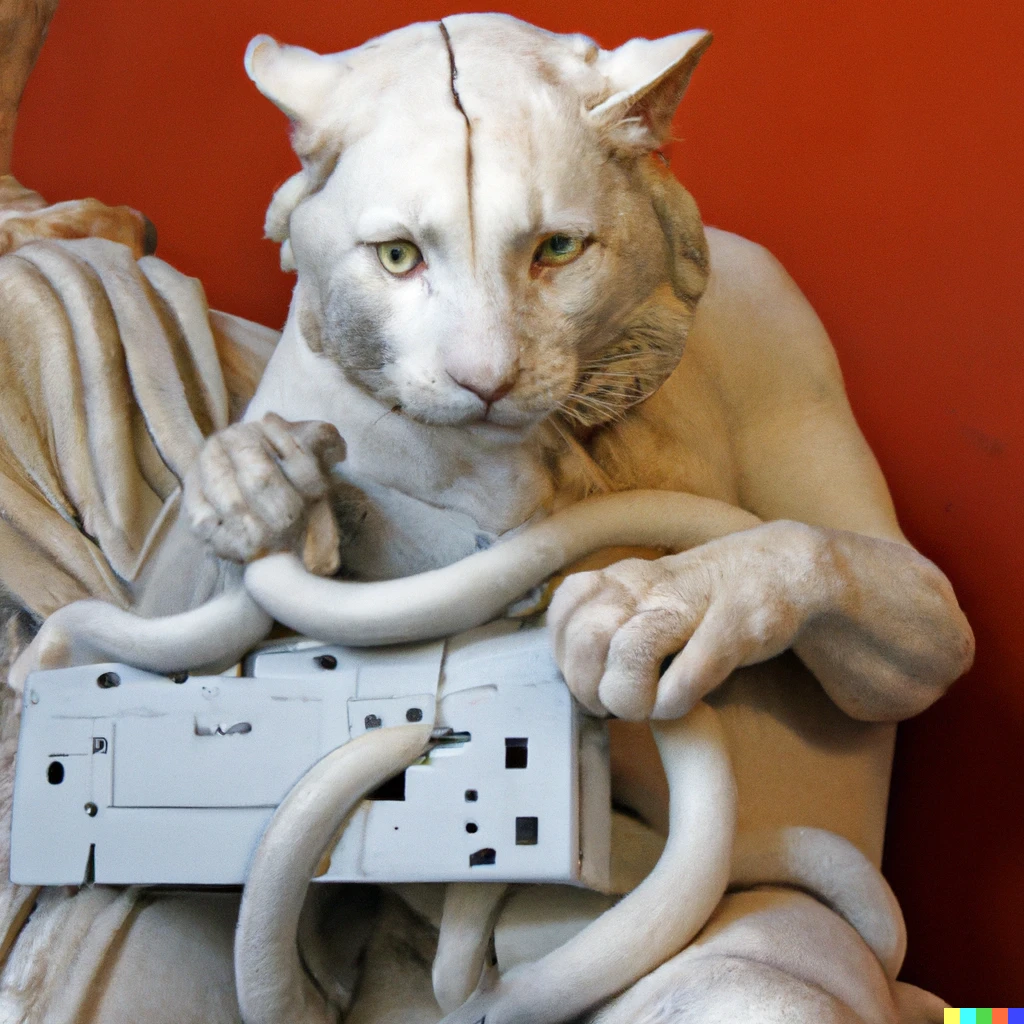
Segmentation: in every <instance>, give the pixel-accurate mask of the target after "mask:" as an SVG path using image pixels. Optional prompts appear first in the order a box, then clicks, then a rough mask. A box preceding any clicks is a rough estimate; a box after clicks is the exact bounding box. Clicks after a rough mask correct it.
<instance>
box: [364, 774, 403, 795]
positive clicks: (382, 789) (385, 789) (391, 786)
mask: <svg viewBox="0 0 1024 1024" xmlns="http://www.w3.org/2000/svg"><path fill="white" fill-rule="evenodd" d="M366 799H367V800H404V799H405V772H401V773H400V774H398V775H394V776H392V777H391V778H390V779H388V781H387V782H382V783H381V784H380V785H379V786H378V787H377V788H376V789H375V790H374V791H373V792H372V793H367V794H366Z"/></svg>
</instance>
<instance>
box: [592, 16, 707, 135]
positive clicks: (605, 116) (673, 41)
mask: <svg viewBox="0 0 1024 1024" xmlns="http://www.w3.org/2000/svg"><path fill="white" fill-rule="evenodd" d="M711 39H712V36H711V33H710V32H708V31H707V30H705V29H702V28H695V29H691V30H690V31H689V32H680V33H678V34H677V35H674V36H665V38H664V39H631V40H630V41H629V42H628V43H624V44H623V45H622V46H620V47H619V48H618V49H617V50H609V51H602V53H601V55H600V56H599V57H598V59H597V68H598V70H599V71H600V72H601V73H602V74H603V75H604V76H605V79H606V80H607V82H608V85H609V87H610V88H611V95H610V96H609V97H608V99H606V100H604V101H603V102H602V103H599V104H598V105H597V106H596V107H594V108H592V109H591V111H590V116H591V118H593V120H594V121H595V122H596V123H597V124H598V125H599V126H600V129H601V131H602V133H603V134H604V135H605V136H606V137H607V138H608V140H609V142H611V143H612V145H613V146H615V148H617V149H624V150H627V151H633V152H645V151H646V152H649V151H650V150H653V149H657V148H658V147H659V146H661V145H662V144H663V143H664V142H665V139H666V137H667V135H668V132H669V129H670V128H671V126H672V117H673V115H674V114H675V112H676V107H678V106H679V101H680V100H681V99H682V98H683V93H684V92H686V86H687V85H688V84H689V82H690V75H692V74H693V69H694V68H695V67H696V66H697V62H698V61H699V60H700V58H701V56H702V54H703V53H704V51H705V50H706V49H707V48H708V47H709V46H710V45H711Z"/></svg>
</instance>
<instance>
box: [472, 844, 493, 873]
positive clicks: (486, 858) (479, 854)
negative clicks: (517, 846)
mask: <svg viewBox="0 0 1024 1024" xmlns="http://www.w3.org/2000/svg"><path fill="white" fill-rule="evenodd" d="M497 859H498V854H497V853H496V852H495V851H494V850H492V849H491V848H490V847H489V846H486V847H484V849H482V850H477V851H476V853H471V854H470V855H469V866H470V867H471V868H476V867H480V865H482V864H493V863H494V862H495V861H496V860H497Z"/></svg>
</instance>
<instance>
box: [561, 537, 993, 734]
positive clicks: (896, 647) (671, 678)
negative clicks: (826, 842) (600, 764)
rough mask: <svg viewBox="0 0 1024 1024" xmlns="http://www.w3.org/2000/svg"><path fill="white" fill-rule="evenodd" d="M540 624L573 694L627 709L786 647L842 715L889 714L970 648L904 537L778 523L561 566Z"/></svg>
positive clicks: (610, 709)
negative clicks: (602, 562) (587, 566)
mask: <svg viewBox="0 0 1024 1024" xmlns="http://www.w3.org/2000/svg"><path fill="white" fill-rule="evenodd" d="M549 621H550V623H551V626H552V631H553V637H554V644H555V657H556V660H557V661H558V663H559V666H560V668H561V669H562V672H563V674H564V675H565V677H566V680H567V681H568V683H569V686H570V688H571V689H572V690H573V692H574V693H575V694H576V696H577V698H578V699H579V700H580V701H581V702H582V703H583V704H584V705H585V706H587V707H588V708H589V709H591V710H592V711H594V712H595V713H599V714H604V713H611V714H614V715H617V716H618V717H619V718H625V719H633V720H637V719H642V718H648V717H654V718H672V717H677V716H680V715H684V714H686V712H687V711H689V709H690V708H691V707H693V705H694V704H695V703H696V702H697V701H698V700H700V699H701V698H703V697H704V696H705V695H706V694H708V693H709V692H710V691H711V690H713V689H715V688H716V687H717V686H718V685H720V684H721V683H722V682H724V681H725V679H726V678H727V677H728V676H729V674H730V673H731V672H733V671H734V670H735V669H737V668H740V667H742V666H744V665H752V664H754V663H756V662H760V661H766V660H767V659H769V658H772V657H774V656H775V655H777V654H780V653H782V652H783V651H784V650H786V649H788V648H790V647H792V648H793V649H794V650H795V652H796V653H797V655H798V656H799V657H800V658H801V659H802V660H803V661H804V662H805V664H807V666H808V667H809V668H810V669H811V671H812V672H814V674H815V675H816V676H817V678H818V679H819V681H820V682H821V684H822V686H823V687H824V688H825V690H826V692H827V693H828V694H829V695H830V696H831V697H832V699H833V700H834V701H835V702H836V704H838V705H839V707H841V708H842V709H843V710H844V711H846V712H847V714H849V715H851V716H853V717H854V718H859V719H864V720H871V721H895V720H898V719H901V718H906V717H909V716H910V715H914V714H917V713H918V712H920V711H922V710H924V708H925V707H927V706H928V705H929V704H931V703H932V702H933V701H934V700H936V699H937V698H938V697H939V696H941V694H942V693H943V692H944V691H945V689H946V688H947V687H948V686H949V685H950V683H952V682H953V680H954V679H956V678H957V677H958V676H959V675H961V674H962V673H963V672H965V671H966V670H967V668H968V667H969V666H970V663H971V659H972V657H973V652H974V639H973V636H972V634H971V630H970V627H969V626H968V624H967V621H966V619H965V618H964V616H963V613H962V612H961V611H960V608H959V606H958V605H957V603H956V598H955V597H954V595H953V591H952V588H951V587H950V585H949V582H948V581H947V580H946V578H945V576H943V575H942V573H941V572H940V571H939V570H938V569H937V568H936V567H935V565H933V564H932V563H931V562H929V561H928V560H927V559H926V558H923V557H922V556H921V555H919V554H917V553H916V552H915V551H914V550H913V549H912V548H910V547H909V546H907V545H905V544H900V543H896V542H893V541H886V540H879V539H876V538H872V537H867V536H863V535H861V534H856V533H850V532H847V531H840V530H825V529H820V528H816V527H811V526H806V525H804V524H802V523H795V522H790V521H778V522H773V523H765V524H763V525H761V526H757V527H754V528H753V529H750V530H745V531H743V532H741V533H736V534H732V535H731V536H728V537H723V538H721V539H719V540H715V541H712V542H711V543H709V544H704V545H702V546H700V547H698V548H694V549H693V550H691V551H687V552H684V553H682V554H678V555H670V556H668V557H665V558H661V559H658V560H656V561H654V562H645V561H640V560H635V559H630V560H627V561H624V562H620V563H618V564H616V565H613V566H610V567H609V568H608V569H604V570H602V571H600V572H592V573H581V574H579V575H577V576H573V577H570V578H569V579H568V580H566V582H565V583H563V584H562V586H561V587H560V588H559V591H558V593H557V594H556V595H555V599H554V601H553V602H552V605H551V612H550V617H549ZM677 652H679V653H678V654H677ZM672 655H676V657H675V658H674V659H673V660H672V662H671V664H670V665H668V667H667V668H664V663H665V661H666V659H668V658H670V657H672ZM663 669H664V671H663Z"/></svg>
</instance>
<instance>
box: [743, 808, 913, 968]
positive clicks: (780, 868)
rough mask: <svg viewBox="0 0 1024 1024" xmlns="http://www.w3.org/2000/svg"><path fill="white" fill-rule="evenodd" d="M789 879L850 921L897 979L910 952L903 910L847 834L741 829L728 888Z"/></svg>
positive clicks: (782, 829) (808, 829) (874, 868)
mask: <svg viewBox="0 0 1024 1024" xmlns="http://www.w3.org/2000/svg"><path fill="white" fill-rule="evenodd" d="M764 884H766V885H790V886H793V887H794V888H798V889H802V890H804V891H805V892H808V893H810V894H811V895H812V896H815V897H817V898H818V899H820V900H821V901H822V902H823V903H824V904H825V905H826V906H828V907H830V908H831V909H832V910H834V911H835V912H836V913H837V914H839V916H840V917H842V918H844V919H845V920H846V921H847V923H848V924H850V925H852V926H853V927H854V928H855V929H856V930H857V931H858V932H859V933H860V937H861V938H862V939H863V940H864V941H865V943H867V945H868V946H869V947H870V949H871V950H872V952H874V954H875V956H877V957H878V959H879V961H880V962H881V964H882V967H883V969H884V970H885V973H886V974H887V975H888V976H889V978H890V979H893V980H895V978H896V976H897V975H898V974H899V972H900V967H902V966H903V957H904V956H905V955H906V952H907V929H906V925H905V923H904V921H903V912H902V911H901V910H900V905H899V903H898V901H897V900H896V897H895V895H894V894H893V891H892V889H890V888H889V883H888V882H887V881H886V880H885V879H884V878H883V877H882V873H881V872H880V871H879V870H878V868H876V867H875V865H874V864H872V863H871V861H869V860H868V859H867V857H865V856H864V854H863V853H861V852H860V850H858V849H857V847H856V846H854V845H853V843H851V842H850V841H849V840H847V839H843V838H842V836H837V835H836V834H835V833H834V832H826V831H825V830H824V829H819V828H798V827H795V826H794V827H789V828H781V829H772V830H769V831H765V832H749V833H741V834H740V835H739V836H738V837H737V838H736V846H735V848H734V850H733V863H732V873H731V876H730V879H729V886H730V888H749V887H750V886H754V885H764Z"/></svg>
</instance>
